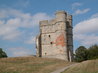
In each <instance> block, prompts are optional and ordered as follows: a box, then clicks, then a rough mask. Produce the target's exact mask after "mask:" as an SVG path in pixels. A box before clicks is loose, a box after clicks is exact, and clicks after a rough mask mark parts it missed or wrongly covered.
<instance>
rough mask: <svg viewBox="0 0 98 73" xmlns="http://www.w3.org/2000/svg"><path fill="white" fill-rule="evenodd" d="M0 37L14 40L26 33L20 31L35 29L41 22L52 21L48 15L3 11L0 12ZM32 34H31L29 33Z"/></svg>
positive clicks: (11, 10)
mask: <svg viewBox="0 0 98 73" xmlns="http://www.w3.org/2000/svg"><path fill="white" fill-rule="evenodd" d="M0 15H2V16H0V19H1V20H0V36H1V37H2V39H5V40H11V39H12V40H13V39H16V38H19V37H20V36H22V37H23V35H25V34H26V33H27V32H26V33H25V32H24V31H23V30H22V29H20V28H24V29H25V30H27V29H28V28H30V29H31V28H32V29H33V28H34V27H35V26H37V25H38V24H39V21H40V20H46V19H51V17H50V16H48V15H47V14H46V13H37V14H34V15H32V14H30V13H23V12H21V11H19V10H15V9H1V10H0ZM28 33H31V32H28Z"/></svg>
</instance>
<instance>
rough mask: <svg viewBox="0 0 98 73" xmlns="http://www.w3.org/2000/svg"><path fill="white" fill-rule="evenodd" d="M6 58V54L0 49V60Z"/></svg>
mask: <svg viewBox="0 0 98 73" xmlns="http://www.w3.org/2000/svg"><path fill="white" fill-rule="evenodd" d="M4 57H7V54H6V53H5V52H4V51H3V50H2V48H0V58H4Z"/></svg>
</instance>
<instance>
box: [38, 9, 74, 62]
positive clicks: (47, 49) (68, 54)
mask: <svg viewBox="0 0 98 73" xmlns="http://www.w3.org/2000/svg"><path fill="white" fill-rule="evenodd" d="M55 15H56V17H55V18H54V19H52V20H50V21H48V20H43V21H40V34H39V35H38V36H37V37H36V48H37V54H36V55H37V57H47V58H58V59H62V60H66V61H70V62H71V61H73V33H72V28H73V27H72V15H69V14H67V13H66V12H65V11H57V12H56V14H55Z"/></svg>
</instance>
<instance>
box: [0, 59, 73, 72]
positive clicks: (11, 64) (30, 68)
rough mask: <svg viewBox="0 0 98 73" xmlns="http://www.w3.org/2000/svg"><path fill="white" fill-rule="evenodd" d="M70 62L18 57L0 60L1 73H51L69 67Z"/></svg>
mask: <svg viewBox="0 0 98 73" xmlns="http://www.w3.org/2000/svg"><path fill="white" fill-rule="evenodd" d="M69 64H71V63H69V62H65V61H63V60H58V59H47V58H36V57H17V58H3V59H0V73H50V72H52V71H54V70H56V69H59V68H62V67H65V66H68V65H69Z"/></svg>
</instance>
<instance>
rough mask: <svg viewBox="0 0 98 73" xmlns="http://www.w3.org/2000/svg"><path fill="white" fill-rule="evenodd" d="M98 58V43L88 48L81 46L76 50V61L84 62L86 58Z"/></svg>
mask: <svg viewBox="0 0 98 73" xmlns="http://www.w3.org/2000/svg"><path fill="white" fill-rule="evenodd" d="M91 59H98V45H93V46H91V47H89V48H88V49H87V48H85V47H84V46H80V47H79V48H77V49H76V51H75V61H76V62H82V61H85V60H91Z"/></svg>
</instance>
